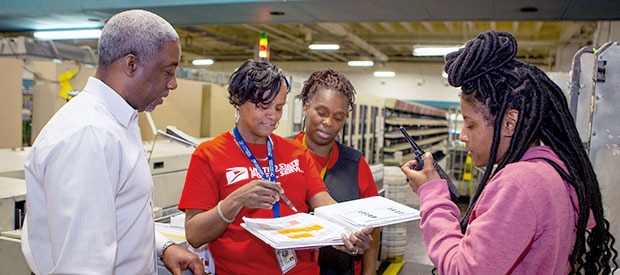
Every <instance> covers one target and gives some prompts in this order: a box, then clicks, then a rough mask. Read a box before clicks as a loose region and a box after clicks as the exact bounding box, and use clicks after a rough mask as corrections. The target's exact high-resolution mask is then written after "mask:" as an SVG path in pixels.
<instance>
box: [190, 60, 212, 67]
mask: <svg viewBox="0 0 620 275" xmlns="http://www.w3.org/2000/svg"><path fill="white" fill-rule="evenodd" d="M214 62H215V61H213V59H194V61H192V64H193V65H194V66H210V65H213V63H214Z"/></svg>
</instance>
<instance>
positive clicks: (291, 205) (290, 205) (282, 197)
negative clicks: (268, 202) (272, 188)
mask: <svg viewBox="0 0 620 275" xmlns="http://www.w3.org/2000/svg"><path fill="white" fill-rule="evenodd" d="M280 198H281V199H284V202H286V204H287V205H288V206H289V207H291V209H293V211H295V212H297V208H295V206H294V205H293V204H292V203H291V201H289V200H288V198H287V197H286V196H284V194H280Z"/></svg>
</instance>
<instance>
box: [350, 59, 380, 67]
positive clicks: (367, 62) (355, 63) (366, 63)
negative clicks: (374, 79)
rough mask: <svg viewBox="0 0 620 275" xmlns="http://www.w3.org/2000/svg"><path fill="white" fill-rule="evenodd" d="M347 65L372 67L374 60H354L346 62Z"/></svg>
mask: <svg viewBox="0 0 620 275" xmlns="http://www.w3.org/2000/svg"><path fill="white" fill-rule="evenodd" d="M347 65H349V66H351V67H372V66H373V65H375V62H372V61H370V60H356V61H349V62H347Z"/></svg>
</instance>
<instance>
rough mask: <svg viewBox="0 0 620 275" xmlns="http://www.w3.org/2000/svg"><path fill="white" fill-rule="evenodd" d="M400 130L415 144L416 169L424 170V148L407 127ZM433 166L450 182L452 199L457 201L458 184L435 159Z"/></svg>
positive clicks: (412, 144) (449, 187) (440, 175)
mask: <svg viewBox="0 0 620 275" xmlns="http://www.w3.org/2000/svg"><path fill="white" fill-rule="evenodd" d="M400 131H401V132H402V133H403V136H405V138H406V139H407V141H409V143H411V146H413V151H414V154H415V159H416V161H417V162H418V164H417V165H416V167H415V170H422V169H423V168H424V150H422V148H420V146H418V144H416V143H415V141H413V138H411V136H410V135H409V134H408V133H407V130H405V128H403V127H400ZM433 166H434V167H435V171H437V174H439V177H441V178H442V179H444V180H446V182H447V184H448V189H449V190H450V200H452V201H453V202H455V203H456V200H457V199H458V197H459V192H458V190H457V189H456V186H455V185H454V183H452V180H451V179H450V177H449V176H448V174H446V172H445V171H444V170H443V169H442V168H441V166H439V164H438V163H437V161H435V159H433Z"/></svg>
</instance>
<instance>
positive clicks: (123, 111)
mask: <svg viewBox="0 0 620 275" xmlns="http://www.w3.org/2000/svg"><path fill="white" fill-rule="evenodd" d="M84 91H85V92H88V93H89V94H92V95H93V96H95V97H97V98H98V99H99V100H101V101H102V102H103V103H104V105H105V106H106V107H107V108H108V110H109V111H110V112H111V113H112V115H113V116H114V117H115V118H116V120H118V122H120V123H121V124H122V125H123V126H125V127H126V128H129V125H130V124H131V123H132V122H134V121H136V119H137V118H138V110H136V109H134V108H133V107H131V105H129V103H127V101H125V99H124V98H123V97H121V96H120V95H119V94H118V93H117V92H116V91H115V90H114V89H112V88H110V86H108V85H107V84H105V83H104V82H103V81H101V80H99V79H97V78H95V77H89V78H88V82H87V83H86V87H84Z"/></svg>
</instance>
